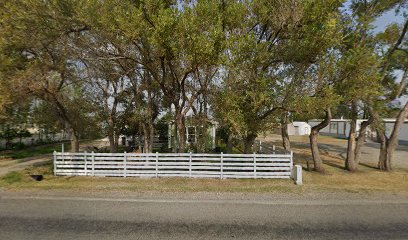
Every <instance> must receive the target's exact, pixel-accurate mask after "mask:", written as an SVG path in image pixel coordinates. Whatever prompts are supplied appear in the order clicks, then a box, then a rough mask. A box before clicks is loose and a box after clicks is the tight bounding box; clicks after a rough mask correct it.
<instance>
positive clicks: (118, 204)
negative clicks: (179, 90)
mask: <svg viewBox="0 0 408 240" xmlns="http://www.w3.org/2000/svg"><path fill="white" fill-rule="evenodd" d="M0 239H42V240H43V239H98V240H101V239H178V240H182V239H408V200H407V201H405V200H403V201H391V202H382V201H351V202H347V201H333V200H330V201H321V200H319V201H292V200H286V201H246V200H235V201H234V200H176V199H169V200H166V199H126V198H117V199H115V198H109V199H108V198H86V197H44V198H42V197H30V196H21V197H19V196H18V195H17V196H15V195H13V196H7V195H6V196H4V195H3V196H0Z"/></svg>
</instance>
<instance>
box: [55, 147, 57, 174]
mask: <svg viewBox="0 0 408 240" xmlns="http://www.w3.org/2000/svg"><path fill="white" fill-rule="evenodd" d="M54 176H57V151H54Z"/></svg>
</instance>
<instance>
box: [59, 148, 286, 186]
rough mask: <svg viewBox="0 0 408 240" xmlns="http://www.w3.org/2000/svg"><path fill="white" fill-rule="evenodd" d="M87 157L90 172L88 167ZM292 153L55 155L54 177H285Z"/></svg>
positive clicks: (92, 153) (84, 153)
mask: <svg viewBox="0 0 408 240" xmlns="http://www.w3.org/2000/svg"><path fill="white" fill-rule="evenodd" d="M89 158H91V162H90V163H91V169H90V166H89V164H88V163H89ZM292 158H293V153H289V154H287V155H282V154H279V155H278V154H275V155H271V154H256V153H253V154H224V153H221V154H202V153H198V154H195V153H158V152H156V153H127V152H124V153H114V154H111V153H94V152H91V153H87V152H83V153H57V152H54V174H55V175H64V176H87V175H92V176H112V177H113V176H116V177H133V176H139V177H170V176H177V177H192V178H199V177H205V178H221V179H225V178H288V177H290V173H291V169H292V164H293V159H292Z"/></svg>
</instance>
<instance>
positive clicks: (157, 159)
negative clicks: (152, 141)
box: [156, 152, 159, 177]
mask: <svg viewBox="0 0 408 240" xmlns="http://www.w3.org/2000/svg"><path fill="white" fill-rule="evenodd" d="M158 176H159V153H158V152H156V177H158Z"/></svg>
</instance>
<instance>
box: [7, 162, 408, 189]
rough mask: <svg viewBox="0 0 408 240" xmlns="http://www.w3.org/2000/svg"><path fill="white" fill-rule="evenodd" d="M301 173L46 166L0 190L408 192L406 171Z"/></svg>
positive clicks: (17, 175)
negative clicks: (121, 173) (227, 174)
mask: <svg viewBox="0 0 408 240" xmlns="http://www.w3.org/2000/svg"><path fill="white" fill-rule="evenodd" d="M303 173H304V185H303V186H297V185H295V184H294V183H293V181H292V180H288V179H223V180H220V179H188V178H158V179H156V178H152V179H148V178H114V177H55V176H53V174H52V165H51V164H47V165H44V166H36V167H31V168H28V169H26V170H24V171H20V172H11V173H9V174H7V175H5V176H4V177H2V178H1V179H0V188H4V189H10V190H18V189H39V190H54V189H55V190H74V191H111V190H112V191H117V190H119V191H131V192H149V191H156V192H244V193H245V192H251V193H295V194H302V193H313V192H359V193H376V192H377V193H378V192H384V193H408V171H394V172H391V173H385V172H379V171H377V170H374V169H365V170H364V171H360V172H357V173H348V172H346V171H344V170H340V169H338V168H335V167H330V166H329V167H327V173H326V174H324V175H323V174H319V173H314V172H307V171H304V172H303ZM30 174H44V180H43V181H40V182H38V181H35V180H33V179H32V178H31V177H30V176H29V175H30Z"/></svg>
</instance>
